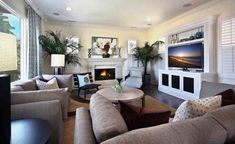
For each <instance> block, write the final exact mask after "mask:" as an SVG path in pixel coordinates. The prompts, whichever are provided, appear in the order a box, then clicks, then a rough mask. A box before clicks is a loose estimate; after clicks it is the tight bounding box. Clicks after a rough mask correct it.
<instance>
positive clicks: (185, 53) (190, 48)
mask: <svg viewBox="0 0 235 144" xmlns="http://www.w3.org/2000/svg"><path fill="white" fill-rule="evenodd" d="M203 51H204V45H203V43H194V44H189V45H181V46H171V47H169V48H168V66H169V67H177V68H184V69H187V68H195V69H203V63H204V56H203Z"/></svg>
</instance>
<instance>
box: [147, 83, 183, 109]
mask: <svg viewBox="0 0 235 144" xmlns="http://www.w3.org/2000/svg"><path fill="white" fill-rule="evenodd" d="M143 91H144V93H145V94H146V95H149V96H152V97H154V98H156V99H158V100H159V101H161V102H163V103H165V104H167V105H169V106H171V107H173V108H175V109H177V108H178V107H179V105H180V104H181V103H182V102H184V100H183V99H180V98H177V97H174V96H171V95H169V94H166V93H163V92H160V91H158V88H157V85H149V86H146V87H145V88H144V89H143Z"/></svg>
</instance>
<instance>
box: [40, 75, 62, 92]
mask: <svg viewBox="0 0 235 144" xmlns="http://www.w3.org/2000/svg"><path fill="white" fill-rule="evenodd" d="M36 84H37V87H38V89H39V90H46V89H59V86H58V83H57V80H56V78H53V79H51V80H49V81H48V82H44V81H41V80H39V79H36Z"/></svg>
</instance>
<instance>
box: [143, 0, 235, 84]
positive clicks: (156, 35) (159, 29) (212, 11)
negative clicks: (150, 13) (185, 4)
mask: <svg viewBox="0 0 235 144" xmlns="http://www.w3.org/2000/svg"><path fill="white" fill-rule="evenodd" d="M234 7H235V0H221V1H218V0H214V1H212V2H210V3H208V4H205V5H202V6H200V7H198V8H196V9H193V10H191V11H188V12H186V13H184V14H182V15H179V16H177V17H175V18H173V19H170V20H168V21H166V22H164V23H162V24H160V25H156V26H153V27H152V28H150V29H148V33H147V35H148V36H147V39H148V41H149V42H154V41H156V40H157V39H160V38H165V37H166V36H167V35H168V34H169V33H170V32H171V31H174V30H176V29H177V28H178V27H181V26H184V25H187V24H190V23H192V22H195V21H197V20H200V19H203V18H206V17H208V16H218V19H220V18H221V17H223V16H227V15H230V14H233V13H235V8H234ZM217 31H218V27H217ZM216 37H217V39H216V42H218V35H217V36H216ZM165 50H166V49H165ZM165 50H163V51H162V52H163V53H164V52H165ZM162 62H164V61H162ZM217 67H219V66H218V62H217ZM152 68H153V70H152V71H154V72H155V73H154V74H155V78H157V77H158V75H157V74H158V73H157V71H158V68H159V65H153V66H152ZM223 82H226V81H223ZM230 83H231V82H230Z"/></svg>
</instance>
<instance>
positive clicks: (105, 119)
mask: <svg viewBox="0 0 235 144" xmlns="http://www.w3.org/2000/svg"><path fill="white" fill-rule="evenodd" d="M90 113H91V118H92V126H93V131H94V134H95V137H96V140H97V142H98V143H100V142H102V141H105V140H107V139H110V138H112V137H115V136H117V135H120V134H123V133H125V132H127V131H128V130H127V126H126V123H125V121H124V119H123V118H122V116H121V114H120V112H119V111H118V110H117V109H116V108H115V107H114V106H113V104H112V102H111V101H109V100H108V99H106V98H105V97H103V96H101V95H99V94H93V95H92V97H91V100H90Z"/></svg>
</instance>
